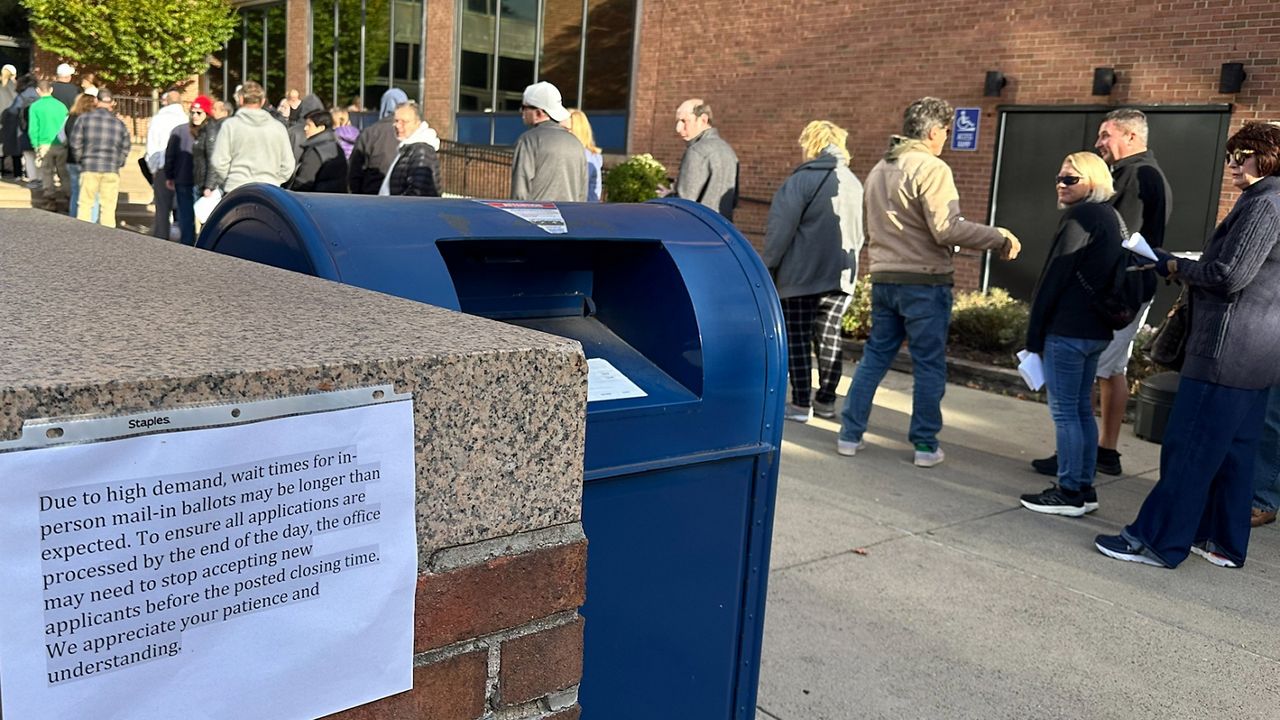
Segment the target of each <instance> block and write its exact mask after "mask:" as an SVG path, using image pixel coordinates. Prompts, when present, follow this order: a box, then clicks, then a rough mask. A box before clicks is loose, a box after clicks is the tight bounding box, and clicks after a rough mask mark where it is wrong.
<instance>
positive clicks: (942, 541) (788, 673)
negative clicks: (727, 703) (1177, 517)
mask: <svg viewBox="0 0 1280 720" xmlns="http://www.w3.org/2000/svg"><path fill="white" fill-rule="evenodd" d="M846 385H847V381H846ZM910 391H911V379H910V376H909V375H904V374H901V373H896V372H891V373H890V374H889V376H888V378H887V379H886V381H885V384H884V386H882V387H881V389H880V392H879V394H878V395H877V398H876V407H875V410H874V412H873V413H872V415H871V428H870V432H869V433H868V435H867V439H868V440H869V441H870V447H869V449H867V450H865V451H864V452H862V453H859V454H858V456H857V457H854V458H844V457H840V456H837V455H836V454H835V451H834V448H835V438H836V431H837V425H836V424H835V423H832V422H828V421H824V420H814V421H812V422H810V423H809V424H808V425H799V424H795V423H788V424H787V427H786V431H785V440H784V445H783V461H782V468H781V478H780V483H779V491H778V506H777V516H776V520H775V527H774V538H773V556H772V561H771V563H770V565H771V573H770V580H769V605H768V611H767V615H766V623H765V643H764V655H763V663H762V667H761V681H760V693H759V702H758V713H757V716H756V717H757V720H823V719H829V720H846V719H848V718H885V719H886V720H888V719H893V720H900V719H904V718H911V719H915V718H938V719H940V720H941V719H943V718H945V719H948V720H959V719H962V718H973V719H974V720H992V719H995V718H1011V719H1012V718H1019V719H1021V718H1036V719H1040V718H1080V719H1085V718H1089V719H1097V718H1125V719H1126V720H1130V719H1134V718H1152V719H1155V718H1159V719H1161V720H1172V719H1175V718H1231V719H1232V720H1241V719H1244V718H1259V719H1262V718H1268V719H1274V718H1280V530H1277V526H1276V525H1272V526H1269V527H1265V528H1262V529H1259V530H1256V531H1254V536H1253V539H1252V543H1251V547H1250V553H1249V560H1248V563H1247V564H1246V565H1245V567H1244V568H1242V569H1240V570H1226V569H1222V568H1217V567H1214V566H1212V565H1210V564H1209V563H1207V562H1205V561H1204V560H1202V559H1200V558H1198V557H1195V556H1192V557H1190V558H1188V560H1187V561H1186V562H1185V563H1184V564H1183V565H1182V566H1181V567H1179V568H1178V569H1176V570H1163V569H1160V568H1153V567H1149V566H1144V565H1138V564H1134V563H1124V562H1118V561H1115V560H1110V559H1107V558H1105V557H1103V556H1102V555H1100V554H1098V552H1097V551H1096V550H1094V548H1093V544H1092V542H1093V536H1094V535H1095V534H1098V533H1115V532H1117V531H1118V530H1119V528H1120V527H1121V526H1122V525H1124V524H1126V523H1128V522H1129V521H1130V520H1132V518H1133V516H1134V515H1135V513H1136V512H1137V509H1138V506H1139V505H1140V504H1141V502H1142V500H1143V498H1144V497H1145V496H1146V494H1147V492H1148V490H1149V489H1150V488H1151V486H1152V484H1153V483H1154V481H1155V478H1156V476H1157V473H1156V470H1157V468H1158V464H1159V463H1158V459H1159V446H1157V445H1153V444H1151V443H1147V442H1145V441H1143V440H1139V439H1138V438H1136V437H1134V436H1133V434H1132V428H1131V427H1130V426H1125V428H1124V431H1123V433H1122V438H1121V446H1120V451H1121V453H1122V454H1123V459H1122V462H1123V465H1124V468H1125V470H1126V472H1127V473H1128V474H1127V475H1125V476H1123V477H1119V478H1113V477H1107V476H1099V485H1098V488H1099V489H1098V496H1099V501H1100V502H1101V508H1100V509H1099V510H1098V511H1097V512H1096V513H1094V514H1092V515H1089V516H1086V517H1085V518H1081V519H1069V518H1059V517H1050V516H1045V515H1039V514H1036V513H1032V512H1030V511H1028V510H1025V509H1023V508H1022V507H1021V506H1020V505H1019V504H1018V500H1017V496H1018V495H1019V494H1020V493H1023V492H1031V491H1037V490H1041V489H1043V488H1044V487H1047V486H1048V479H1047V478H1044V477H1043V476H1039V475H1036V474H1034V473H1033V472H1032V471H1031V469H1030V467H1029V465H1028V463H1029V462H1030V460H1031V458H1033V457H1040V456H1043V455H1047V454H1049V453H1050V452H1051V451H1052V424H1051V423H1050V421H1049V416H1048V409H1047V408H1046V406H1044V405H1041V404H1038V403H1034V402H1027V401H1021V400H1016V399H1012V398H1007V397H1002V396H997V395H992V394H988V393H983V392H980V391H976V390H971V389H969V388H965V387H960V386H956V385H950V386H948V388H947V396H946V400H945V402H944V404H943V407H944V413H945V421H946V428H945V429H944V431H943V433H942V435H941V440H942V444H943V447H944V448H945V449H946V452H947V461H946V462H945V463H944V464H942V465H941V466H939V467H937V468H933V469H928V470H925V469H920V468H916V467H914V466H913V465H912V464H911V454H912V453H911V448H910V446H909V445H908V444H907V442H906V437H905V436H906V430H907V422H908V418H909V414H910V406H911V395H910ZM858 549H865V553H866V554H865V555H864V554H860V553H858V552H856V550H858Z"/></svg>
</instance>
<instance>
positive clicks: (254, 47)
mask: <svg viewBox="0 0 1280 720" xmlns="http://www.w3.org/2000/svg"><path fill="white" fill-rule="evenodd" d="M286 32H287V30H286V22H285V4H284V3H283V2H279V3H273V4H270V5H255V6H253V7H250V8H245V9H243V10H241V11H240V25H239V26H238V27H237V28H236V30H235V34H233V35H232V36H231V39H230V40H228V41H227V43H226V44H225V45H223V47H222V50H221V52H218V53H215V55H214V57H215V58H216V62H215V63H214V68H215V69H214V70H213V72H212V73H211V75H210V78H209V89H210V91H211V92H212V93H213V94H214V95H215V96H216V97H220V98H223V99H228V98H230V97H231V95H232V93H234V92H235V89H236V86H238V85H240V84H242V83H243V82H244V81H245V80H256V81H257V82H259V83H261V84H262V87H263V89H265V90H266V92H267V97H268V98H269V99H272V100H278V99H279V98H282V97H284V95H285V93H287V92H288V91H289V88H286V87H285V81H284V64H285V35H286Z"/></svg>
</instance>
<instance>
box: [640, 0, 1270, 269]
mask: <svg viewBox="0 0 1280 720" xmlns="http://www.w3.org/2000/svg"><path fill="white" fill-rule="evenodd" d="M639 31H640V43H639V49H638V57H637V78H636V93H635V97H634V99H633V121H632V124H631V136H630V143H631V144H630V150H631V152H633V153H639V152H652V153H653V154H654V156H655V157H657V158H658V159H659V160H661V161H662V162H663V163H665V164H667V165H668V166H669V167H670V168H671V169H672V172H673V173H674V170H675V168H676V166H677V165H678V163H679V159H680V153H681V150H682V148H683V143H682V142H681V141H680V139H679V138H678V137H677V136H676V134H675V129H674V127H675V108H676V106H677V105H678V104H679V103H680V102H681V101H683V100H684V99H685V98H688V97H694V96H701V97H703V98H705V99H707V100H708V101H710V103H711V104H712V107H713V108H714V109H715V112H716V125H717V126H718V127H719V128H720V131H721V133H722V134H723V136H724V137H725V138H726V139H727V140H728V141H729V142H730V143H731V144H732V145H733V146H734V148H735V150H737V152H738V156H739V158H740V159H741V161H742V180H743V188H742V189H743V194H744V195H745V196H746V197H747V198H759V199H763V200H767V199H768V198H770V197H771V196H772V194H773V191H774V190H775V189H776V188H777V186H778V185H779V184H780V183H781V182H782V180H783V179H785V177H786V175H787V174H788V173H789V172H790V169H791V168H792V167H793V166H794V165H795V164H796V163H797V162H798V160H799V154H798V149H797V147H796V144H795V141H796V137H797V136H798V135H799V134H800V130H801V129H802V128H803V127H804V124H805V123H806V122H808V121H810V120H813V119H818V118H825V119H829V120H832V121H833V122H836V123H837V124H839V125H841V126H842V127H844V128H846V129H848V130H849V149H850V151H851V152H852V154H853V160H852V163H851V167H852V168H853V171H854V172H855V173H856V174H857V175H858V176H859V177H865V176H866V174H867V171H869V170H870V169H871V167H872V166H873V165H874V164H875V162H876V161H877V160H878V158H879V156H880V154H881V152H882V151H883V149H884V147H885V144H886V140H887V137H888V135H889V134H890V133H893V132H897V131H899V129H900V125H901V117H902V110H903V108H905V107H906V105H907V104H909V103H910V102H911V101H912V100H914V99H916V98H918V97H920V96H923V95H937V96H941V97H944V98H946V99H947V100H949V101H950V102H951V103H952V104H953V105H956V106H969V107H981V108H983V117H982V134H981V137H980V140H979V147H978V151H977V152H972V153H954V152H948V153H946V154H944V156H943V157H944V158H945V159H946V160H947V162H948V163H950V164H951V166H952V168H953V170H954V171H955V176H956V184H957V185H958V186H959V189H960V198H961V209H962V211H963V212H964V213H965V215H966V216H968V217H970V218H974V219H984V220H985V218H986V217H987V210H988V201H989V197H990V191H991V174H992V164H993V154H994V149H995V128H996V125H997V122H996V121H997V117H996V113H995V109H996V106H997V105H999V104H1019V105H1041V104H1043V105H1084V104H1095V103H1107V104H1113V105H1115V106H1123V105H1125V104H1139V103H1141V104H1151V103H1165V104H1205V103H1227V102H1230V103H1233V104H1234V107H1233V110H1232V130H1233V131H1234V130H1235V129H1237V128H1238V127H1239V126H1240V125H1241V124H1242V123H1243V122H1244V121H1245V120H1252V119H1264V120H1271V119H1280V76H1278V75H1277V74H1276V67H1277V64H1278V63H1280V59H1278V58H1280V4H1277V3H1275V2H1274V0H1235V2H1231V3H1226V2H1222V1H1221V0H1159V1H1157V0H1136V1H1135V2H1133V3H1130V4H1127V5H1126V4H1120V5H1117V4H1110V5H1107V4H1097V3H1093V2H1087V1H1085V0H1060V1H1058V2H1047V1H1046V0H1028V1H1027V2H1021V3H1006V2H994V1H985V2H984V1H981V0H975V1H974V2H970V3H959V4H957V3H949V2H946V3H944V2H941V1H939V0H923V1H922V2H916V3H901V2H896V1H893V0H867V1H864V2H855V3H845V4H839V3H836V4H832V3H827V2H819V1H817V0H797V1H796V2H794V3H786V4H775V3H766V2H763V0H700V1H699V2H696V3H693V4H686V5H677V4H672V3H643V4H642V6H641V18H640V30H639ZM1224 62H1243V63H1244V64H1245V69H1246V72H1248V73H1249V78H1248V80H1247V81H1246V82H1245V85H1244V90H1243V91H1242V92H1240V93H1239V94H1236V95H1221V94H1219V93H1218V91H1217V90H1218V72H1219V66H1220V65H1221V64H1222V63H1224ZM1095 67H1114V68H1115V69H1116V72H1117V73H1118V75H1119V83H1118V84H1117V86H1116V88H1115V89H1114V90H1113V92H1112V94H1111V95H1110V96H1109V97H1106V98H1099V97H1094V96H1092V95H1091V88H1092V78H1093V68H1095ZM987 70H1000V71H1002V72H1003V73H1005V75H1006V76H1007V77H1009V85H1008V86H1007V87H1006V88H1005V90H1004V94H1003V97H1001V98H983V97H982V83H983V75H984V73H985V71H987ZM1159 151H1160V152H1165V153H1168V152H1176V151H1177V149H1176V148H1160V149H1159ZM1234 199H1235V194H1234V191H1233V190H1232V189H1231V188H1230V186H1229V185H1227V184H1225V183H1224V188H1223V191H1222V200H1221V203H1220V213H1225V211H1226V210H1227V209H1229V208H1230V205H1231V203H1232V202H1234ZM752 205H753V204H752V203H750V202H749V201H748V202H744V204H743V207H742V208H741V209H740V211H739V212H740V213H741V217H740V218H738V220H739V224H741V225H742V226H743V227H744V229H745V230H747V232H748V235H749V236H752V237H753V240H756V241H758V239H759V237H758V234H757V232H756V231H757V230H758V229H762V228H763V213H764V212H765V210H764V209H763V208H761V207H752ZM978 263H979V257H978V256H977V255H972V256H968V257H962V258H959V259H958V260H957V283H958V284H962V285H963V284H965V283H970V285H969V286H972V284H976V282H977V278H978V271H979V269H980V268H979V265H978Z"/></svg>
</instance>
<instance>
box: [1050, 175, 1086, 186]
mask: <svg viewBox="0 0 1280 720" xmlns="http://www.w3.org/2000/svg"><path fill="white" fill-rule="evenodd" d="M1055 179H1056V180H1057V181H1058V184H1059V185H1066V186H1067V187H1071V186H1072V185H1075V184H1076V183H1078V182H1080V181H1081V180H1083V179H1084V178H1082V177H1079V176H1078V175H1059V176H1058V177H1057V178H1055Z"/></svg>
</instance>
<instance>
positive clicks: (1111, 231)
mask: <svg viewBox="0 0 1280 720" xmlns="http://www.w3.org/2000/svg"><path fill="white" fill-rule="evenodd" d="M1122 241H1123V239H1122V238H1121V236H1120V218H1119V217H1117V216H1116V211H1115V210H1114V209H1113V208H1112V207H1111V206H1110V205H1108V204H1105V203H1093V202H1080V203H1076V204H1075V205H1072V206H1071V207H1069V208H1067V209H1066V211H1065V212H1063V213H1062V221H1061V222H1059V223H1058V232H1057V234H1056V235H1054V237H1053V245H1052V246H1051V247H1050V248H1049V257H1048V259H1047V260H1045V265H1044V269H1043V270H1041V271H1040V279H1039V280H1038V281H1037V282H1036V290H1035V296H1034V297H1033V298H1032V299H1031V316H1030V317H1029V318H1028V320H1027V349H1028V350H1030V351H1031V352H1034V353H1038V352H1044V339H1045V336H1047V335H1061V336H1063V337H1070V338H1085V339H1089V340H1110V339H1111V337H1112V332H1111V328H1109V327H1107V325H1106V324H1105V323H1104V322H1103V320H1102V317H1101V316H1100V315H1099V314H1098V312H1097V311H1096V310H1094V309H1093V305H1092V302H1091V301H1092V296H1091V295H1090V294H1089V292H1088V291H1087V290H1085V289H1084V285H1083V284H1082V283H1081V282H1080V279H1079V278H1078V277H1076V272H1077V271H1079V273H1080V274H1081V275H1083V276H1084V279H1085V281H1086V282H1088V283H1089V285H1090V286H1092V287H1093V288H1094V290H1095V291H1097V292H1103V291H1105V289H1106V288H1108V287H1110V285H1111V282H1112V278H1113V277H1114V276H1113V274H1112V273H1113V272H1114V270H1115V267H1116V262H1117V261H1118V260H1120V259H1121V258H1122V257H1123V256H1124V253H1125V252H1126V250H1125V249H1124V247H1123V246H1121V244H1120V243H1121V242H1122Z"/></svg>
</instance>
